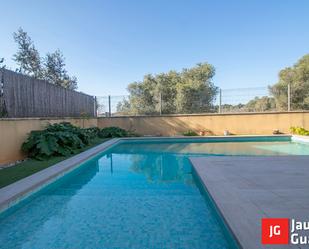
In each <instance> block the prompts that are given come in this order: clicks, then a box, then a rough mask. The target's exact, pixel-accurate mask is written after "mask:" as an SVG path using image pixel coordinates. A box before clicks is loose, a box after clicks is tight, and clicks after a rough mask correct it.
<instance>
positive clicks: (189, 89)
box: [117, 63, 218, 115]
mask: <svg viewBox="0 0 309 249" xmlns="http://www.w3.org/2000/svg"><path fill="white" fill-rule="evenodd" d="M214 75H215V69H214V67H213V66H212V65H210V64H208V63H199V64H197V65H196V66H195V67H192V68H185V69H183V70H182V71H181V72H177V71H169V72H167V73H160V74H157V75H152V74H147V75H145V76H144V79H143V81H137V82H133V83H131V84H129V86H128V88H127V89H128V91H129V99H128V100H123V101H122V102H120V103H118V106H117V111H118V112H120V113H125V114H132V115H135V114H158V113H163V114H171V113H201V112H212V111H214V105H213V102H214V100H215V98H216V94H217V91H218V88H217V87H216V86H214V84H213V83H212V78H213V76H214Z"/></svg>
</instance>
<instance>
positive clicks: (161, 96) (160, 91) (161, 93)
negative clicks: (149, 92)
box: [160, 91, 162, 115]
mask: <svg viewBox="0 0 309 249" xmlns="http://www.w3.org/2000/svg"><path fill="white" fill-rule="evenodd" d="M160 115H162V92H161V91H160Z"/></svg>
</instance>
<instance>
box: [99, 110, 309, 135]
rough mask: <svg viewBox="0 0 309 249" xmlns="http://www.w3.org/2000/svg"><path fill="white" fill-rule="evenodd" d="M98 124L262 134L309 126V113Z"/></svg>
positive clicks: (157, 131) (149, 131)
mask: <svg viewBox="0 0 309 249" xmlns="http://www.w3.org/2000/svg"><path fill="white" fill-rule="evenodd" d="M98 126H99V127H100V128H103V127H107V126H119V127H122V128H124V129H128V130H135V131H136V132H137V133H139V134H141V135H162V136H174V135H180V134H182V132H184V131H188V130H194V131H196V132H198V131H201V130H205V129H208V130H211V131H212V132H213V133H214V134H215V135H222V134H223V132H224V130H228V131H229V132H231V133H233V134H238V135H241V134H256V135H259V134H262V135H263V134H272V132H273V131H274V130H275V129H279V130H280V131H281V132H284V133H289V128H290V127H291V126H301V127H305V128H306V129H309V112H290V113H254V114H253V113H251V114H208V115H173V116H153V117H145V116H143V117H114V118H99V119H98Z"/></svg>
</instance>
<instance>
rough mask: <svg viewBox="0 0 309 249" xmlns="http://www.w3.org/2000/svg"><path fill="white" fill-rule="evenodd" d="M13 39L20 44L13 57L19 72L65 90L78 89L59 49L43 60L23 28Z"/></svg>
mask: <svg viewBox="0 0 309 249" xmlns="http://www.w3.org/2000/svg"><path fill="white" fill-rule="evenodd" d="M13 37H14V40H15V42H16V43H17V44H18V51H17V52H16V54H14V56H13V59H14V60H15V62H16V63H17V65H18V66H19V68H18V70H17V71H19V72H20V73H23V74H26V75H29V76H32V77H35V78H37V79H43V80H47V81H48V82H50V83H52V84H55V85H58V86H62V87H64V88H68V89H71V90H74V89H77V78H76V77H75V76H69V75H68V72H67V70H66V69H65V58H64V56H63V54H62V52H61V51H60V50H59V49H58V50H56V51H55V52H53V53H47V55H46V57H45V58H43V59H42V58H41V57H40V54H39V52H38V50H37V49H36V48H35V46H34V43H33V41H32V40H31V38H30V36H29V35H28V34H27V32H25V31H24V30H23V29H22V28H19V29H18V31H17V32H15V33H13ZM0 63H1V61H0Z"/></svg>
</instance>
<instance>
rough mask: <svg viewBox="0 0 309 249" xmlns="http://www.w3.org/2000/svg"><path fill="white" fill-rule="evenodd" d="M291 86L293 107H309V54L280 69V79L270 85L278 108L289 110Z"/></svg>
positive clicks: (294, 108)
mask: <svg viewBox="0 0 309 249" xmlns="http://www.w3.org/2000/svg"><path fill="white" fill-rule="evenodd" d="M289 84H290V86H291V107H292V109H293V110H297V109H302V110H308V109H309V54H306V55H305V56H303V57H302V58H301V59H300V60H299V61H298V62H297V63H296V64H295V65H293V66H292V67H287V68H285V69H283V70H281V71H280V73H279V81H278V82H277V83H276V84H275V85H273V86H271V87H270V92H271V94H272V95H273V96H274V98H275V102H276V107H277V109H279V110H280V109H281V110H287V105H288V91H287V89H288V85H289Z"/></svg>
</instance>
